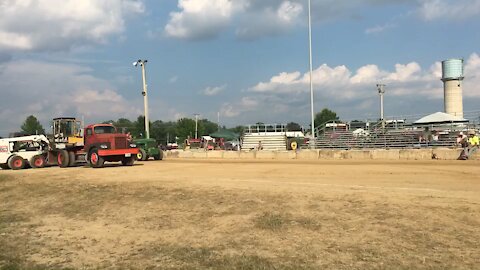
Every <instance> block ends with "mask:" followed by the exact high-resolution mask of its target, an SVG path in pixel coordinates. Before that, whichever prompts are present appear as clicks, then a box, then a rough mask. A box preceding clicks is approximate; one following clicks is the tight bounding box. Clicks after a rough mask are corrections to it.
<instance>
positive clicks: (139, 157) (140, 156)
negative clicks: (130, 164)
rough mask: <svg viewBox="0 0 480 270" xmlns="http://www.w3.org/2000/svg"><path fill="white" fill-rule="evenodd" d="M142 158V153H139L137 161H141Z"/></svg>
mask: <svg viewBox="0 0 480 270" xmlns="http://www.w3.org/2000/svg"><path fill="white" fill-rule="evenodd" d="M142 157H143V155H142V153H140V152H139V153H138V154H137V159H138V160H140V159H142Z"/></svg>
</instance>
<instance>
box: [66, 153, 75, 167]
mask: <svg viewBox="0 0 480 270" xmlns="http://www.w3.org/2000/svg"><path fill="white" fill-rule="evenodd" d="M68 160H69V163H68V167H75V165H77V157H76V156H75V152H73V151H70V152H68Z"/></svg>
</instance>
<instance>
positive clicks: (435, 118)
mask: <svg viewBox="0 0 480 270" xmlns="http://www.w3.org/2000/svg"><path fill="white" fill-rule="evenodd" d="M463 122H468V120H466V119H465V118H462V117H459V116H454V115H451V114H448V113H443V112H436V113H432V114H430V115H427V116H424V117H422V118H420V119H418V120H417V121H415V122H414V124H440V123H463Z"/></svg>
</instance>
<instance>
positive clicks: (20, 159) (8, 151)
mask: <svg viewBox="0 0 480 270" xmlns="http://www.w3.org/2000/svg"><path fill="white" fill-rule="evenodd" d="M49 145H50V143H49V141H48V139H47V137H45V135H32V136H24V137H15V138H4V139H0V168H2V169H4V170H6V169H12V170H20V169H23V168H25V167H26V166H27V165H29V166H30V167H32V168H43V167H45V164H46V160H45V159H46V154H47V151H48V148H49Z"/></svg>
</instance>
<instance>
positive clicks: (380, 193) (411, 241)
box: [0, 160, 480, 269]
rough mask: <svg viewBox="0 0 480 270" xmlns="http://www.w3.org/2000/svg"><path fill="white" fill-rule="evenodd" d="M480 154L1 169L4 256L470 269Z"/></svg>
mask: <svg viewBox="0 0 480 270" xmlns="http://www.w3.org/2000/svg"><path fill="white" fill-rule="evenodd" d="M479 173H480V162H478V161H466V162H461V161H428V162H419V161H411V162H410V161H409V162H406V161H403V162H386V161H368V162H366V161H362V162H352V161H315V162H302V161H285V162H279V161H277V162H273V161H271V162H267V161H264V162H261V161H251V162H249V161H225V160H218V161H212V160H208V161H207V160H168V161H167V160H166V161H160V162H155V161H150V162H144V163H137V165H136V166H134V167H121V166H117V165H111V166H109V167H108V168H104V169H90V168H83V167H78V168H67V169H61V168H45V169H39V170H32V169H30V170H23V171H1V170H0V203H1V207H0V268H2V267H3V268H7V267H10V268H15V267H17V268H22V269H23V268H35V269H38V267H42V266H47V268H66V267H68V268H87V269H90V268H93V269H103V268H133V269H145V268H148V269H157V268H158V269H169V268H171V269H178V268H182V269H198V268H210V269H298V268H305V269H318V268H323V269H365V268H369V269H375V268H380V269H382V268H386V269H392V268H425V269H430V268H435V269H438V268H447V269H452V268H455V269H458V268H465V269H474V268H476V267H478V266H479V265H480V176H479Z"/></svg>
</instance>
